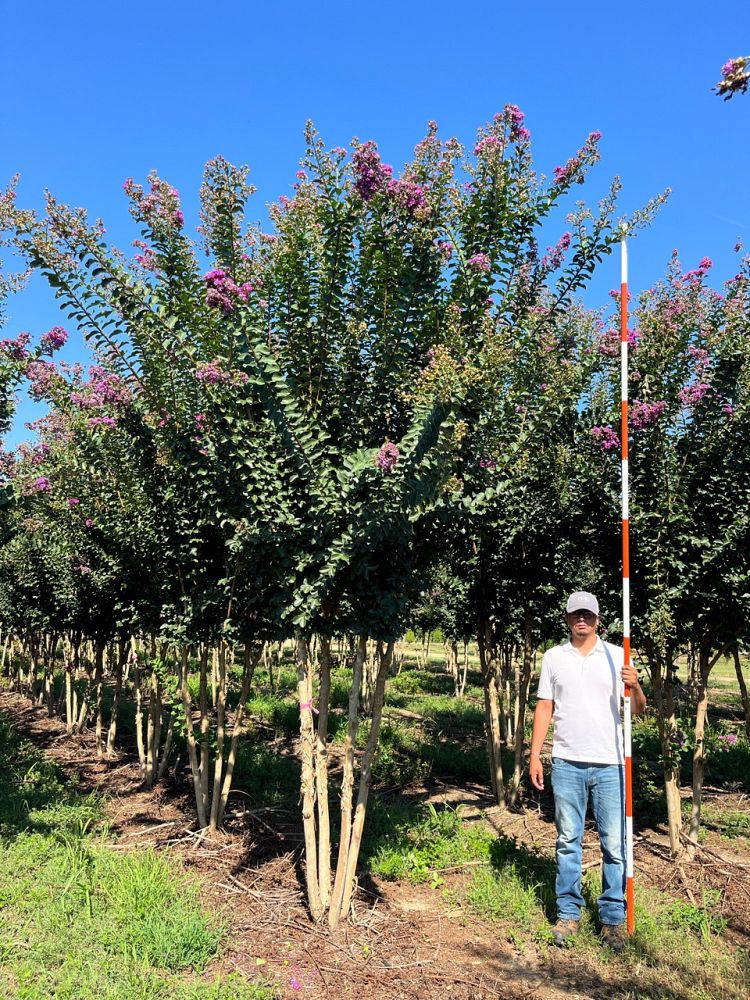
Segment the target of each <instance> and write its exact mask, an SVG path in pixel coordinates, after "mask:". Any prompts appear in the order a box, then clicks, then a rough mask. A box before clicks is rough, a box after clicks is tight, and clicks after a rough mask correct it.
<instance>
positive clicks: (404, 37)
mask: <svg viewBox="0 0 750 1000" xmlns="http://www.w3.org/2000/svg"><path fill="white" fill-rule="evenodd" d="M715 10H716V13H713V11H712V9H711V8H710V7H708V6H707V5H706V4H705V3H698V2H695V0H687V2H683V3H674V2H671V0H652V2H651V3H649V4H646V3H631V4H630V5H617V4H613V3H608V2H606V0H604V2H602V0H599V2H593V0H579V2H578V3H576V4H567V5H565V4H561V3H551V2H547V0H541V2H537V3H534V4H532V3H523V4H519V3H513V4H510V3H507V2H505V0H495V2H494V3H490V2H485V0H475V2H474V3H471V4H460V3H458V4H457V3H455V2H452V3H444V2H442V0H437V2H433V3H432V4H429V5H427V4H425V5H420V6H417V5H407V4H405V3H393V2H391V0H382V2H380V3H378V4H374V5H373V4H368V5H363V4H354V3H340V2H334V3H330V2H329V3H318V4H316V5H313V4H303V3H299V2H297V0H293V2H288V3H286V4H270V3H249V2H246V3H244V4H243V3H238V4H236V5H234V6H233V7H231V6H229V5H223V4H222V5H220V4H215V5H209V4H205V3H201V4H198V3H193V2H191V0H183V2H181V3H175V2H167V3H164V2H161V3H160V2H158V0H155V2H152V3H151V4H148V5H146V4H142V3H137V2H136V3H131V4H129V5H119V4H114V5H112V6H111V7H108V6H107V5H104V4H101V3H96V4H94V3H92V2H89V0H84V2H75V0H71V2H70V3H68V4H64V5H63V4H59V3H54V4H53V3H49V2H33V0H31V2H28V3H26V4H14V5H13V6H12V7H11V6H10V4H5V5H4V10H3V27H2V32H1V33H0V34H1V37H0V86H1V87H2V94H3V99H2V101H1V102H0V137H1V141H0V184H2V185H3V186H4V185H5V183H6V182H7V180H9V179H10V177H11V176H12V175H13V174H15V173H20V174H21V177H22V179H21V185H20V198H19V201H20V203H21V204H22V205H23V206H26V207H37V208H38V207H40V205H41V201H42V192H43V190H44V189H45V188H48V189H49V190H51V191H52V193H53V194H54V195H55V196H56V197H57V198H59V199H60V200H62V201H64V202H67V203H69V204H74V205H82V206H85V207H86V208H87V209H88V210H89V212H90V215H91V217H101V218H102V219H103V220H104V222H105V224H106V226H107V230H108V236H109V238H110V239H111V240H112V242H114V243H115V244H117V245H119V246H120V247H121V248H122V249H124V250H126V251H128V252H130V247H129V244H130V242H131V241H132V240H133V239H134V238H135V237H136V236H137V233H136V232H135V231H134V228H133V226H132V224H131V221H130V218H129V216H128V213H127V205H126V201H125V198H124V196H123V193H122V182H123V180H124V179H125V178H126V177H129V176H132V177H134V178H135V179H136V180H138V181H143V180H144V179H145V176H146V174H147V173H148V171H149V170H150V169H152V168H156V169H157V170H158V172H159V173H160V175H162V176H163V177H166V178H167V179H168V180H170V182H171V183H172V184H173V185H174V186H175V187H177V188H178V189H179V191H180V194H181V197H182V201H183V207H184V209H185V215H186V222H187V226H188V228H192V227H194V226H195V225H196V224H197V221H198V220H197V192H198V188H199V186H200V181H201V174H202V169H203V165H204V163H205V161H206V160H207V159H209V158H210V157H212V156H215V155H216V154H218V153H221V154H222V155H223V156H225V157H227V158H228V159H229V160H232V161H234V162H237V163H248V164H249V165H250V168H251V180H252V182H253V183H254V184H255V185H256V186H257V188H258V193H257V195H256V196H255V205H254V210H253V214H254V217H257V218H260V219H263V218H265V205H266V203H268V202H270V201H273V200H275V199H276V198H277V197H278V196H279V195H280V194H284V193H287V194H288V193H290V188H291V185H292V184H293V182H294V179H295V178H294V172H295V169H296V164H297V160H298V158H299V156H300V155H301V152H302V147H303V142H302V134H303V128H304V123H305V120H306V119H308V118H312V119H313V121H314V122H315V123H316V125H317V126H318V129H319V131H320V132H321V133H322V135H323V137H324V139H325V141H326V142H327V143H328V144H329V145H330V146H334V145H346V144H347V143H348V142H349V140H350V139H351V138H352V136H355V135H356V136H358V137H359V138H360V139H369V138H373V139H375V140H376V141H377V142H378V144H379V147H380V150H381V153H382V155H383V158H384V159H385V160H386V161H387V162H390V163H392V164H393V165H394V167H396V168H399V167H400V166H401V165H402V164H403V163H404V162H405V161H406V160H408V159H409V158H410V155H411V151H412V149H413V147H414V145H415V143H416V142H417V141H418V140H419V138H420V137H421V136H422V135H423V134H424V129H425V124H426V122H427V121H428V119H431V118H434V119H436V120H437V121H438V123H439V125H440V134H441V136H443V137H444V138H447V137H448V136H450V135H457V136H458V137H459V138H460V139H462V140H463V141H465V142H467V143H471V141H472V139H473V136H474V132H475V130H476V128H477V127H478V126H479V125H480V124H482V123H483V122H485V121H487V120H488V119H489V118H491V117H492V115H493V114H494V113H495V112H496V111H498V110H500V109H501V108H502V107H503V105H504V104H506V103H509V102H510V103H514V104H518V105H520V107H521V108H522V109H523V110H524V111H525V112H526V116H527V120H526V124H527V125H528V127H529V128H530V130H531V132H532V136H533V141H534V147H533V148H534V159H535V165H536V167H537V169H538V170H539V171H540V172H544V173H548V174H549V173H551V172H552V170H553V169H554V167H555V165H557V164H559V163H564V162H565V160H566V159H567V158H568V157H569V156H570V155H572V154H573V153H574V152H575V150H576V149H577V148H578V147H579V146H580V144H581V143H582V142H583V140H584V139H585V137H586V135H588V133H589V132H591V131H593V130H594V129H599V130H600V131H601V132H602V134H603V138H602V143H601V150H602V160H601V162H600V163H599V164H598V166H597V167H596V168H595V169H594V171H593V173H592V174H591V175H590V183H589V182H587V184H586V185H585V187H584V188H582V189H580V195H581V196H582V197H584V198H585V199H586V200H587V201H589V202H593V201H595V200H596V199H597V198H598V197H600V196H601V195H602V194H603V193H604V191H605V190H606V188H607V187H608V184H609V181H610V179H611V177H612V176H613V175H614V174H618V175H619V176H620V177H621V179H622V182H623V185H624V190H623V194H622V196H621V202H620V204H621V208H622V211H623V212H627V211H632V210H633V209H635V208H637V207H639V206H640V205H642V204H643V203H644V202H645V201H646V200H647V199H648V198H649V197H651V196H652V195H654V194H656V193H658V192H660V191H662V190H663V189H664V188H666V187H671V188H672V189H673V194H672V197H671V199H670V201H669V202H668V204H667V206H666V207H665V208H664V209H663V210H662V212H661V213H660V215H659V216H658V218H657V220H656V222H655V224H654V225H653V227H652V228H651V229H650V230H648V231H647V232H645V233H644V234H642V235H641V236H640V237H639V238H638V240H637V241H636V242H634V243H633V245H632V247H631V253H630V262H631V289H632V291H634V292H637V291H638V289H639V288H643V287H647V286H649V285H650V284H652V283H653V282H654V281H655V280H657V279H658V278H659V277H660V276H661V275H662V274H663V272H664V270H665V267H666V265H667V262H668V260H669V256H670V254H671V252H672V250H673V249H674V248H677V249H678V250H679V251H680V255H681V259H682V261H683V263H684V265H685V268H686V269H687V268H689V267H695V266H696V265H697V263H698V261H699V260H700V258H701V257H703V256H708V257H711V258H712V260H713V261H714V264H715V267H714V271H713V272H712V280H713V282H714V283H715V284H716V286H717V287H719V286H720V285H721V283H722V282H723V281H724V280H726V278H728V277H729V276H730V275H731V274H733V273H734V269H735V268H734V265H735V262H736V255H735V253H734V251H733V248H734V245H735V243H736V241H737V239H740V240H742V241H743V242H744V243H745V245H746V246H747V247H750V185H748V163H750V127H749V126H750V95H747V96H745V97H742V96H739V97H735V98H734V99H733V100H731V101H729V102H723V101H721V100H720V99H719V98H718V97H716V96H715V95H714V94H712V92H711V87H712V85H713V84H714V83H715V82H716V80H717V79H718V77H719V72H720V68H721V66H722V64H723V63H724V62H725V60H726V59H728V58H729V57H731V56H737V55H746V54H750V3H748V2H747V0H730V2H727V3H724V4H723V5H721V7H719V6H718V5H717V8H715ZM559 225H560V229H561V230H562V229H563V228H564V220H563V219H562V217H561V218H560V221H559ZM6 263H8V260H7V254H6ZM618 282H619V265H618V262H617V261H616V260H614V258H610V259H609V260H608V261H605V263H604V265H603V270H602V271H601V272H600V274H599V275H598V277H597V278H596V280H595V282H594V284H593V285H592V288H591V290H590V291H589V293H588V295H587V304H589V305H590V306H592V307H596V306H600V305H605V304H606V299H607V295H606V292H607V290H608V289H609V288H611V287H613V286H615V285H616V284H617V283H618ZM60 321H61V317H60V314H59V312H58V310H57V307H56V304H55V302H54V299H53V298H52V296H51V293H50V292H49V291H48V290H47V289H46V288H45V287H44V286H43V285H42V284H41V282H39V281H34V282H32V283H31V285H30V287H29V288H28V289H27V290H26V291H25V292H23V293H22V294H20V295H18V296H16V297H14V298H13V299H12V300H11V301H10V303H9V304H8V317H7V323H6V328H5V330H4V331H3V336H15V335H16V334H17V333H18V332H20V331H21V330H29V331H30V332H31V333H32V334H34V335H35V336H38V335H39V334H41V333H43V332H44V331H45V330H47V329H48V328H49V327H50V326H52V325H54V324H55V323H57V322H60ZM64 325H66V326H67V325H68V324H67V323H65V324H64ZM68 328H69V329H70V327H68ZM82 355H83V348H82V345H81V342H80V339H78V338H77V336H76V334H75V332H74V331H73V330H71V342H70V344H69V345H68V347H67V348H66V350H65V352H64V354H63V356H64V357H67V359H68V360H73V359H78V358H80V357H82ZM38 412H39V411H38V410H36V409H34V408H33V407H32V406H31V405H30V404H29V403H28V401H26V400H22V402H21V405H20V407H19V419H18V420H17V422H16V428H15V429H14V431H13V432H12V434H11V436H10V437H9V440H8V443H10V444H14V443H16V442H17V441H18V440H19V439H20V438H23V437H24V436H28V432H25V431H24V428H23V421H25V420H29V419H32V418H33V417H34V416H35V415H38Z"/></svg>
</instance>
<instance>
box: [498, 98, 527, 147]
mask: <svg viewBox="0 0 750 1000" xmlns="http://www.w3.org/2000/svg"><path fill="white" fill-rule="evenodd" d="M504 115H505V118H506V120H507V122H508V127H509V129H510V139H511V142H528V141H529V139H530V138H531V133H530V132H529V130H528V129H527V128H526V126H525V125H524V123H523V121H524V118H525V117H526V115H525V114H524V113H523V111H521V109H520V108H519V107H518V105H517V104H506V105H505V111H504Z"/></svg>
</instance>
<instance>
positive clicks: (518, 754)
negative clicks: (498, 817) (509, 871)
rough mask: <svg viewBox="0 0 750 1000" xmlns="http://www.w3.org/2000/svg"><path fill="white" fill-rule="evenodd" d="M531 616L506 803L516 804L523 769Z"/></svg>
mask: <svg viewBox="0 0 750 1000" xmlns="http://www.w3.org/2000/svg"><path fill="white" fill-rule="evenodd" d="M532 625H533V618H532V616H531V614H530V612H528V611H527V613H526V615H525V622H524V633H523V659H522V661H521V669H520V671H519V673H518V688H517V690H516V746H515V759H514V765H513V777H512V778H511V782H510V788H509V789H508V805H510V806H516V805H517V804H518V799H519V795H520V790H521V776H522V774H523V770H524V747H525V743H526V741H525V739H524V735H525V726H526V704H527V701H528V697H529V685H530V684H531V667H532V663H533V660H534V643H533V639H532Z"/></svg>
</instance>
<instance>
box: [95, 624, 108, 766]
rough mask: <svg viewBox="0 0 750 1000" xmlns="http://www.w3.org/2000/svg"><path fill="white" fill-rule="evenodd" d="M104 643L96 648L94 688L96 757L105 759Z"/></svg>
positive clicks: (99, 643) (98, 640)
mask: <svg viewBox="0 0 750 1000" xmlns="http://www.w3.org/2000/svg"><path fill="white" fill-rule="evenodd" d="M104 645H105V644H104V642H103V641H102V640H101V639H97V641H96V645H95V648H94V688H95V692H96V756H97V758H98V760H103V759H104Z"/></svg>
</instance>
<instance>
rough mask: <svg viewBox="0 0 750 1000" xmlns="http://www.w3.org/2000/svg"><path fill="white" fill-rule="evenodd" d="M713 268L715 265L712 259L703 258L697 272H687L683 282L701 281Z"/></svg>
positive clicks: (696, 269)
mask: <svg viewBox="0 0 750 1000" xmlns="http://www.w3.org/2000/svg"><path fill="white" fill-rule="evenodd" d="M713 266H714V263H713V261H712V260H711V258H710V257H703V258H702V259H701V262H700V263H699V264H698V266H697V267H696V268H695V270H693V271H687V272H686V273H685V274H684V275H683V281H700V280H701V279H702V278H704V277H705V276H706V274H708V272H709V271H710V270H711V268H712V267H713Z"/></svg>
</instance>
